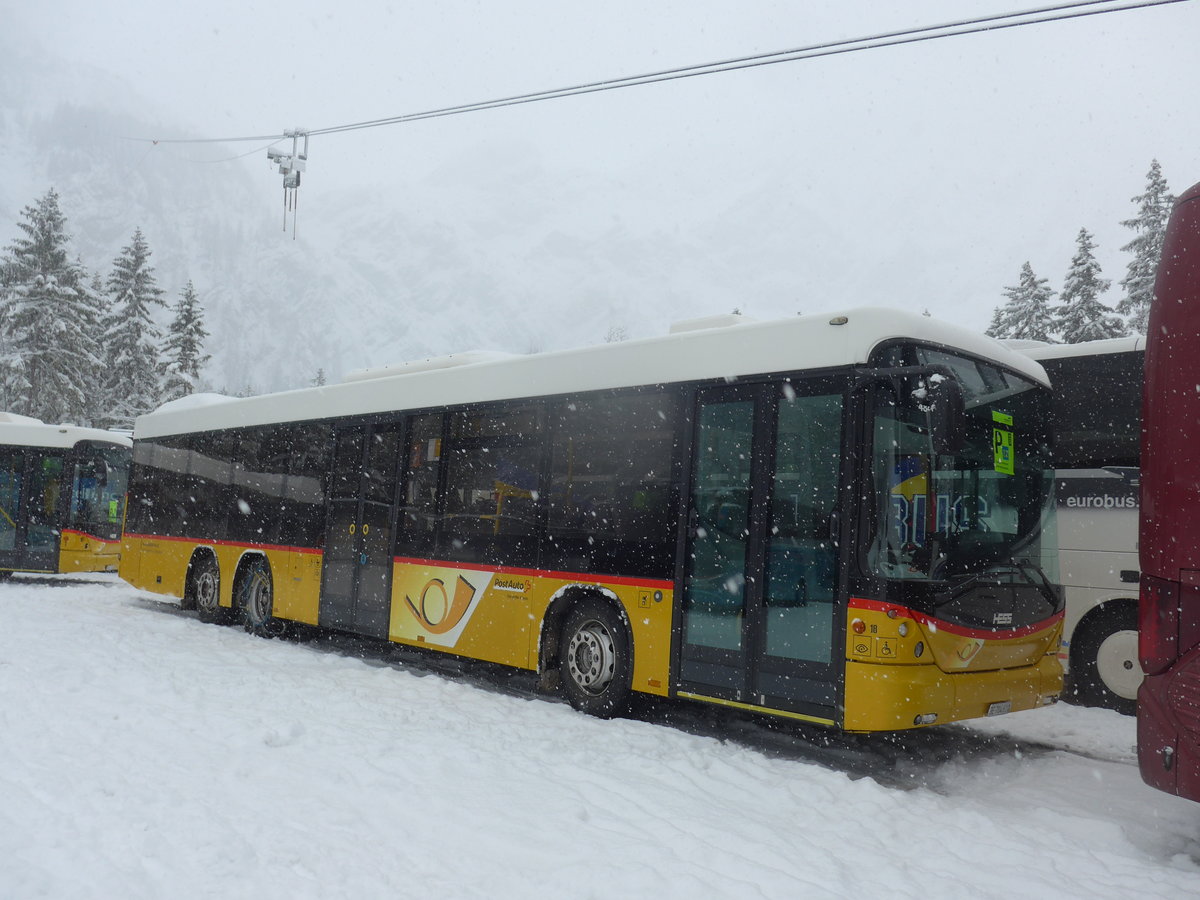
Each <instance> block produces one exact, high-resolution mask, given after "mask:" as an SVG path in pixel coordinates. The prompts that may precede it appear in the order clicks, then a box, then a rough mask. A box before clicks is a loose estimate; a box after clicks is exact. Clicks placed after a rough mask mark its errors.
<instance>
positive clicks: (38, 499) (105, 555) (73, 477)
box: [0, 413, 131, 578]
mask: <svg viewBox="0 0 1200 900" xmlns="http://www.w3.org/2000/svg"><path fill="white" fill-rule="evenodd" d="M130 446H131V442H130V440H129V438H128V437H126V436H124V435H122V434H117V433H114V432H111V431H100V430H98V429H95V428H78V427H76V426H74V425H47V424H45V423H44V422H41V421H40V420H38V419H32V418H29V417H27V416H18V415H15V414H13V413H0V578H7V577H9V576H11V575H12V573H13V572H52V573H58V572H103V571H110V572H111V571H116V568H117V557H118V556H119V554H120V550H121V517H122V515H123V514H124V509H125V483H126V480H127V478H128V476H129V456H130Z"/></svg>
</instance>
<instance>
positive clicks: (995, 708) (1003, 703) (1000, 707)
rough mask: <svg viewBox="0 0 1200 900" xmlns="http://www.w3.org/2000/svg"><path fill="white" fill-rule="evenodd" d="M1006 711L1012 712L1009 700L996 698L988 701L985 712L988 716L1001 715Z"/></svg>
mask: <svg viewBox="0 0 1200 900" xmlns="http://www.w3.org/2000/svg"><path fill="white" fill-rule="evenodd" d="M1007 712H1012V701H1011V700H997V701H996V702H995V703H989V704H988V708H987V714H988V715H989V716H1002V715H1004V714H1005V713H1007Z"/></svg>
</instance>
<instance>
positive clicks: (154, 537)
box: [125, 532, 325, 553]
mask: <svg viewBox="0 0 1200 900" xmlns="http://www.w3.org/2000/svg"><path fill="white" fill-rule="evenodd" d="M125 537H127V538H138V539H139V540H143V541H175V542H177V543H180V544H196V545H197V546H204V547H244V548H246V549H247V550H278V551H281V552H283V553H324V552H325V551H324V550H322V549H321V548H320V547H289V546H286V545H284V544H250V543H245V542H243V541H208V540H200V539H198V538H189V537H175V536H173V535H165V534H130V533H129V532H126V533H125Z"/></svg>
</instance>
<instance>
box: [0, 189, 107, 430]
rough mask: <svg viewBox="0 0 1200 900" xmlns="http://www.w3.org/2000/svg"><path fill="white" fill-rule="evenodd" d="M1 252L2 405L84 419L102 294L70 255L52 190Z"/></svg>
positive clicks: (95, 369) (90, 399) (96, 367)
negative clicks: (95, 288) (11, 241)
mask: <svg viewBox="0 0 1200 900" xmlns="http://www.w3.org/2000/svg"><path fill="white" fill-rule="evenodd" d="M22 216H23V217H24V218H23V221H19V222H18V223H17V226H18V227H19V228H20V230H21V231H22V232H23V235H21V236H18V237H17V238H16V239H15V240H14V241H13V243H12V245H11V246H10V247H8V249H7V250H6V252H5V255H4V256H3V258H0V407H2V408H3V409H6V410H8V411H10V412H14V413H19V414H21V415H27V416H34V417H35V418H40V419H44V420H46V421H50V422H62V421H70V422H76V423H87V422H88V421H89V420H90V419H91V418H92V416H93V414H94V412H95V396H94V392H93V387H94V385H95V383H96V379H97V377H98V375H99V373H100V368H101V365H102V360H101V354H100V351H99V343H98V341H97V336H98V334H99V324H100V323H99V321H98V315H99V309H100V306H101V302H102V301H100V299H99V298H98V297H97V296H96V295H95V293H94V292H93V290H92V288H91V286H90V285H91V280H90V279H89V277H88V273H87V271H86V269H85V268H84V266H83V264H82V263H81V262H79V261H78V260H72V259H71V251H70V236H69V235H68V233H67V220H66V217H65V216H64V215H63V213H62V210H61V209H60V208H59V202H58V194H57V192H55V191H54V190H53V189H51V190H49V191H47V192H46V194H45V195H44V196H43V197H42V198H41V199H40V200H38V201H37V202H36V203H34V205H32V206H27V207H25V209H24V210H23V212H22Z"/></svg>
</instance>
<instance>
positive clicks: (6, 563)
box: [0, 447, 68, 572]
mask: <svg viewBox="0 0 1200 900" xmlns="http://www.w3.org/2000/svg"><path fill="white" fill-rule="evenodd" d="M64 469H65V464H64V456H63V453H62V452H61V451H59V452H54V451H41V450H36V449H32V448H22V447H0V568H2V569H30V570H35V571H43V572H54V571H57V570H58V549H59V543H60V538H61V532H62V521H63V515H64V505H65V504H66V503H67V499H68V498H67V497H66V496H65V495H64V488H65V484H64V481H63V473H64Z"/></svg>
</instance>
